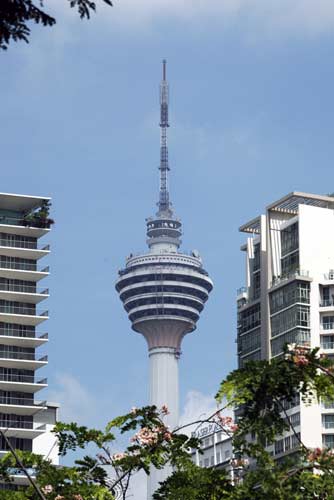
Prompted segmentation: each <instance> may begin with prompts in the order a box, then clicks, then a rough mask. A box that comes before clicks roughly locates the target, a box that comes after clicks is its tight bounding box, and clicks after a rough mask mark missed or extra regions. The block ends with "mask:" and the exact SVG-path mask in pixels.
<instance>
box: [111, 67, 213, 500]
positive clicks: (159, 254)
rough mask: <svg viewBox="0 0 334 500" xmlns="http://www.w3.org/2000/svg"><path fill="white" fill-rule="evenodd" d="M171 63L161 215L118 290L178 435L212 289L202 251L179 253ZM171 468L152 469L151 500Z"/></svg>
mask: <svg viewBox="0 0 334 500" xmlns="http://www.w3.org/2000/svg"><path fill="white" fill-rule="evenodd" d="M168 94H169V88H168V82H167V80H166V61H163V78H162V82H161V84H160V129H161V136H160V140H161V142H160V166H159V171H160V190H159V201H158V211H157V213H156V215H155V216H154V217H150V218H148V219H147V220H146V225H147V245H148V247H149V250H148V252H147V253H144V254H142V255H136V256H133V255H132V254H131V255H130V256H129V257H128V258H127V260H126V266H125V269H122V270H120V271H119V277H118V280H117V282H116V290H117V292H118V293H119V296H120V299H121V301H122V302H123V305H124V309H125V310H126V312H127V314H128V317H129V319H130V321H131V324H132V329H133V330H135V331H136V332H138V333H141V334H142V335H143V336H144V337H145V339H146V341H147V345H148V354H149V363H150V371H149V403H150V404H151V405H156V406H157V407H158V408H161V407H162V405H167V406H168V409H169V412H170V413H169V415H168V416H167V417H166V424H167V425H169V426H170V427H171V429H175V428H176V427H177V425H178V420H179V383H178V379H179V375H178V364H179V358H180V354H181V343H182V339H183V337H184V336H185V335H186V334H187V333H190V332H193V331H194V330H195V329H196V324H197V321H198V319H199V317H200V314H201V312H202V310H203V308H204V304H205V302H206V301H207V299H208V297H209V293H210V292H211V290H212V287H213V284H212V281H211V279H210V278H209V276H208V273H207V272H206V271H205V270H204V269H203V266H202V260H201V258H200V256H199V254H198V252H197V251H193V252H191V254H190V255H188V254H185V253H182V252H180V251H179V247H180V245H181V234H182V224H181V221H180V220H179V219H178V218H177V217H176V216H175V215H174V211H173V209H172V205H171V203H170V200H169V189H168V172H169V164H168V147H167V129H168V127H169V123H168V99H169V95H168ZM170 473H171V469H170V467H168V466H167V467H165V468H164V469H162V470H156V469H153V470H152V471H151V474H150V476H149V484H148V500H151V498H152V494H153V493H154V491H155V490H156V489H157V488H158V487H159V482H161V481H163V480H164V479H166V477H167V476H168V475H169V474H170Z"/></svg>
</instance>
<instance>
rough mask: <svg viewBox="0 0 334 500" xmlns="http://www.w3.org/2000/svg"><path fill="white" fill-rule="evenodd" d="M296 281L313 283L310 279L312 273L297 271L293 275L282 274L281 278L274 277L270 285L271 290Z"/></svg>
mask: <svg viewBox="0 0 334 500" xmlns="http://www.w3.org/2000/svg"><path fill="white" fill-rule="evenodd" d="M295 279H303V280H305V279H306V280H307V281H312V279H311V278H310V272H309V271H305V270H302V269H296V270H295V271H292V272H291V273H287V274H282V275H281V276H273V279H272V281H271V283H270V288H273V287H274V286H277V285H280V284H281V283H284V282H286V281H293V280H295Z"/></svg>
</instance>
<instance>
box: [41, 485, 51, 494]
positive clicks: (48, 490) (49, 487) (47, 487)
mask: <svg viewBox="0 0 334 500" xmlns="http://www.w3.org/2000/svg"><path fill="white" fill-rule="evenodd" d="M42 491H43V493H45V495H48V494H49V493H52V492H53V487H52V486H51V484H47V485H45V486H44V487H43V488H42Z"/></svg>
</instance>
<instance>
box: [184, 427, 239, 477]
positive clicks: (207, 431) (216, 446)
mask: <svg viewBox="0 0 334 500" xmlns="http://www.w3.org/2000/svg"><path fill="white" fill-rule="evenodd" d="M192 436H193V437H196V438H197V439H199V440H200V442H201V446H200V450H201V451H199V450H195V449H193V450H192V452H191V458H192V461H193V462H194V464H196V465H198V466H199V467H205V468H207V467H217V468H218V469H225V470H226V471H227V472H230V471H231V460H232V459H233V448H232V438H231V437H230V436H228V435H227V434H226V433H225V432H223V431H222V430H221V428H220V426H219V425H217V424H212V423H211V424H203V425H202V426H201V427H200V428H199V429H197V430H196V431H194V432H193V433H192Z"/></svg>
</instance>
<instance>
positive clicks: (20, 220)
mask: <svg viewBox="0 0 334 500" xmlns="http://www.w3.org/2000/svg"><path fill="white" fill-rule="evenodd" d="M0 224H5V225H9V226H24V227H39V228H43V229H49V228H50V224H51V222H50V220H49V219H46V220H42V219H39V220H37V219H36V220H29V221H28V220H26V219H24V217H8V216H7V215H0Z"/></svg>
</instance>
